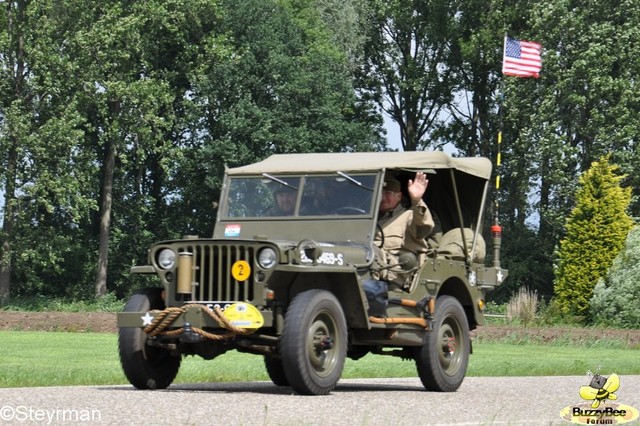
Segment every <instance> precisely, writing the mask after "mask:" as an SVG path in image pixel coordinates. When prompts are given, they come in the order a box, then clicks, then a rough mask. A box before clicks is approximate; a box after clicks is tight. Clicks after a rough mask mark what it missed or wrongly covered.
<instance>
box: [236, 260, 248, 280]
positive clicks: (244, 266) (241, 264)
mask: <svg viewBox="0 0 640 426" xmlns="http://www.w3.org/2000/svg"><path fill="white" fill-rule="evenodd" d="M231 275H232V276H233V278H235V279H236V280H238V281H245V280H246V279H247V278H249V275H251V266H249V262H247V261H246V260H238V261H237V262H235V263H234V264H233V266H232V267H231Z"/></svg>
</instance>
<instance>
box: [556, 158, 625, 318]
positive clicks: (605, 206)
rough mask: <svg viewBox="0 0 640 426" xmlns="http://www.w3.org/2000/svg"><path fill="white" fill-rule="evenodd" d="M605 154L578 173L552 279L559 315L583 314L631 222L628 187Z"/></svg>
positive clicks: (622, 243) (587, 309)
mask: <svg viewBox="0 0 640 426" xmlns="http://www.w3.org/2000/svg"><path fill="white" fill-rule="evenodd" d="M609 161H610V157H609V156H605V157H603V158H601V159H600V160H599V161H596V162H593V163H592V165H591V168H590V169H589V170H588V171H587V172H585V173H584V175H582V176H581V177H580V181H579V185H580V188H579V190H578V192H577V194H576V206H575V207H574V209H573V210H572V211H571V214H570V215H569V217H568V218H567V224H566V237H565V238H564V239H562V240H561V241H560V249H559V252H558V266H557V270H556V279H555V295H556V302H557V304H558V306H559V308H560V310H561V312H562V313H564V314H566V315H575V316H581V317H584V316H585V315H586V314H588V311H589V301H590V300H591V297H592V295H593V289H594V287H595V285H596V282H597V281H598V279H600V278H601V277H603V276H604V275H605V274H606V272H607V270H608V269H609V267H610V266H611V264H612V262H613V259H614V258H615V257H616V256H617V255H618V253H620V250H621V249H622V247H623V245H624V241H625V239H626V238H627V234H628V233H629V231H630V229H631V227H632V226H633V220H632V219H631V217H630V216H629V215H628V213H627V209H628V207H629V202H630V200H631V188H622V187H621V186H620V182H621V181H622V179H623V178H624V176H617V175H616V174H615V172H616V170H617V166H614V165H611V164H610V163H609Z"/></svg>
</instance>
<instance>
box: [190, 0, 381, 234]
mask: <svg viewBox="0 0 640 426" xmlns="http://www.w3.org/2000/svg"><path fill="white" fill-rule="evenodd" d="M221 8H222V11H221V19H220V21H219V23H218V24H219V28H218V30H219V31H220V32H221V33H222V34H225V35H227V40H226V41H227V50H223V49H220V48H219V46H216V45H215V44H206V45H205V50H206V53H205V54H204V55H205V57H207V58H209V60H207V61H205V62H202V63H201V64H200V67H199V68H198V70H197V73H195V74H194V80H193V92H192V94H191V97H192V99H193V105H194V107H195V109H196V112H195V113H194V115H195V116H196V117H197V119H194V121H193V127H192V128H191V129H190V131H189V135H188V137H185V140H184V141H183V144H184V147H185V150H184V151H183V157H182V158H181V160H182V161H181V163H180V169H181V176H182V177H181V182H182V183H183V184H184V192H183V193H182V194H181V195H182V197H183V207H184V208H185V210H183V211H184V219H183V220H185V221H186V220H188V223H186V224H185V226H184V228H185V231H187V232H190V233H199V234H201V235H202V234H203V233H207V234H208V233H210V232H212V226H213V222H214V217H215V212H214V210H213V208H212V207H211V206H212V203H213V202H215V201H217V199H218V197H219V189H220V188H221V186H222V182H221V178H222V176H223V174H224V167H225V166H229V167H233V166H237V165H242V164H247V163H250V162H253V161H256V160H258V159H262V158H264V157H266V156H268V155H270V154H273V153H286V152H322V151H328V152H339V151H362V150H374V149H380V148H381V147H382V146H383V143H382V139H381V136H380V133H379V131H380V126H379V118H377V117H372V116H371V115H370V110H369V108H368V107H367V105H366V104H365V105H363V104H362V103H359V101H358V99H357V98H356V95H355V91H354V87H353V79H352V77H351V74H350V70H349V62H348V57H347V55H346V54H345V53H344V52H342V51H340V49H338V48H337V46H336V43H335V42H334V40H333V38H332V35H331V33H330V32H329V30H328V27H327V26H326V24H325V23H324V22H323V21H322V20H321V14H320V12H319V11H318V8H317V7H316V6H315V4H314V2H312V1H309V0H288V1H271V0H250V1H244V2H240V3H238V2H236V1H223V2H221Z"/></svg>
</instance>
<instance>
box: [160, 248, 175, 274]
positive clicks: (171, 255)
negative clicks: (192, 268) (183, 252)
mask: <svg viewBox="0 0 640 426" xmlns="http://www.w3.org/2000/svg"><path fill="white" fill-rule="evenodd" d="M175 263H176V253H175V252H174V251H173V250H171V249H162V250H161V251H160V253H159V254H158V265H159V266H160V267H161V268H162V269H171V268H173V266H174V265H175Z"/></svg>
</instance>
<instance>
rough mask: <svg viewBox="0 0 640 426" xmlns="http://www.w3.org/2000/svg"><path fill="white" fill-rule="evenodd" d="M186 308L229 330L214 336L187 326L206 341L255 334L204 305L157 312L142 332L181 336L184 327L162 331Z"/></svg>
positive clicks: (185, 306) (218, 311) (216, 308)
mask: <svg viewBox="0 0 640 426" xmlns="http://www.w3.org/2000/svg"><path fill="white" fill-rule="evenodd" d="M188 308H197V309H200V310H202V311H204V312H205V313H206V314H207V315H209V317H211V318H212V319H213V320H214V321H216V322H217V323H218V325H219V326H220V327H221V328H224V329H226V330H229V332H228V333H224V334H215V333H209V332H208V331H205V330H203V329H201V328H198V327H194V326H189V329H190V330H191V331H193V332H194V333H197V334H199V335H201V336H202V337H205V338H207V339H211V340H226V339H230V338H232V337H234V336H236V335H238V334H241V335H243V336H246V335H248V334H252V333H254V332H255V329H245V328H239V327H236V326H234V325H233V324H231V322H229V320H228V319H227V317H225V316H224V314H223V313H222V310H221V309H220V308H219V307H217V306H216V307H215V308H214V309H213V310H211V309H209V308H207V307H206V306H205V305H198V304H188V305H184V306H179V307H169V308H166V309H163V310H162V311H157V312H156V313H155V318H154V319H153V321H152V322H151V324H149V325H148V326H146V327H145V328H144V329H143V330H142V331H144V332H145V333H146V334H148V335H149V336H157V335H159V334H161V335H163V336H177V335H179V334H182V333H184V332H185V327H180V328H177V329H175V330H169V331H164V330H165V328H167V327H169V326H170V325H171V324H172V323H173V321H175V319H176V318H177V317H179V316H180V315H182V314H184V313H186V312H187V309H188Z"/></svg>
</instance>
